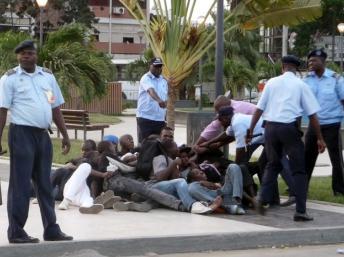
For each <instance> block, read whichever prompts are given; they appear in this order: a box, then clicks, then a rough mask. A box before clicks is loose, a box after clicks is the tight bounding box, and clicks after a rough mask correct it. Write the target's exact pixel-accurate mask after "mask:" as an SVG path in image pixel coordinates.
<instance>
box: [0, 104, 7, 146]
mask: <svg viewBox="0 0 344 257" xmlns="http://www.w3.org/2000/svg"><path fill="white" fill-rule="evenodd" d="M6 119H7V109H6V108H0V152H2V151H3V150H2V145H1V138H2V133H3V131H4V127H5V124H6Z"/></svg>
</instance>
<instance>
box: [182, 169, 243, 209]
mask: <svg viewBox="0 0 344 257" xmlns="http://www.w3.org/2000/svg"><path fill="white" fill-rule="evenodd" d="M189 193H190V195H191V196H192V197H193V198H195V199H197V200H199V201H207V202H212V201H214V199H215V198H216V197H217V196H218V195H222V196H223V206H225V207H226V206H228V205H232V204H236V203H237V201H236V200H235V199H234V198H235V197H237V198H240V199H241V198H242V194H243V181H242V174H241V169H240V167H239V166H238V165H237V164H234V163H233V164H230V165H229V166H228V168H227V171H226V175H225V183H224V185H223V186H222V188H221V189H218V190H211V189H208V188H206V187H204V186H202V185H201V184H200V182H193V183H191V184H190V185H189Z"/></svg>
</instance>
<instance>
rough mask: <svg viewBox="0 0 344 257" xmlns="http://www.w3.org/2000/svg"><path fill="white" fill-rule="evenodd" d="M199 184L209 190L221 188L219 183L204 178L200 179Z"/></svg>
mask: <svg viewBox="0 0 344 257" xmlns="http://www.w3.org/2000/svg"><path fill="white" fill-rule="evenodd" d="M200 184H201V185H202V186H204V187H206V188H208V189H210V190H216V189H220V188H221V185H219V184H216V183H213V182H209V181H206V180H203V181H200Z"/></svg>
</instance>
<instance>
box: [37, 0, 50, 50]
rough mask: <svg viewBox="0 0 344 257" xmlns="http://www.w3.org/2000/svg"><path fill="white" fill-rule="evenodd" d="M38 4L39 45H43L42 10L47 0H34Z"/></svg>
mask: <svg viewBox="0 0 344 257" xmlns="http://www.w3.org/2000/svg"><path fill="white" fill-rule="evenodd" d="M36 2H37V4H38V6H39V46H40V47H42V45H43V20H42V16H43V10H44V7H45V6H46V4H47V2H48V0H36Z"/></svg>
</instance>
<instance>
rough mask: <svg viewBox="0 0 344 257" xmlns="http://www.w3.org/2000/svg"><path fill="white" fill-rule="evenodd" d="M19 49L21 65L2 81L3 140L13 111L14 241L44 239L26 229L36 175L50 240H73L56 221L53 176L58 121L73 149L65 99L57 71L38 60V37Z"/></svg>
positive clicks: (0, 119)
mask: <svg viewBox="0 0 344 257" xmlns="http://www.w3.org/2000/svg"><path fill="white" fill-rule="evenodd" d="M15 53H16V54H17V60H18V62H19V66H17V67H15V68H13V69H11V70H9V71H8V72H7V73H6V74H5V75H3V76H2V77H1V80H0V139H1V137H2V133H3V129H4V126H5V123H6V118H7V111H8V110H9V111H10V112H11V123H10V126H9V133H8V145H9V150H10V179H9V187H8V199H7V212H8V221H9V226H8V230H7V235H8V240H9V242H10V243H38V242H39V239H38V238H34V237H31V236H29V235H28V234H27V233H26V232H25V230H24V226H25V223H26V220H27V217H28V211H29V202H30V188H31V180H32V182H33V184H34V187H35V191H36V195H37V199H38V203H39V206H40V210H41V216H42V222H43V227H44V233H43V238H44V240H46V241H62V240H72V239H73V238H72V237H71V236H67V235H66V234H64V233H63V232H62V231H61V229H60V227H59V225H58V224H56V215H55V210H54V207H55V203H54V199H53V195H52V187H51V184H50V180H49V176H50V170H51V164H52V155H53V152H52V144H51V141H50V137H49V134H48V130H50V125H51V122H52V120H53V121H54V122H55V124H56V126H57V127H58V128H59V129H60V130H61V132H62V135H63V139H62V150H63V153H64V154H67V153H68V151H69V149H70V142H69V138H68V135H67V131H66V127H65V124H64V120H63V116H62V115H61V112H60V108H59V106H60V105H61V104H63V103H64V100H63V97H62V94H61V91H60V88H59V86H58V84H57V82H56V80H55V77H54V75H53V74H52V72H51V71H50V70H48V69H45V68H42V67H39V66H37V65H36V62H37V52H36V47H35V45H34V42H33V41H30V40H26V41H24V42H22V43H20V44H19V45H18V46H17V47H16V48H15ZM1 150H2V146H1V144H0V151H1Z"/></svg>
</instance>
